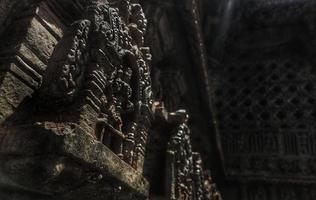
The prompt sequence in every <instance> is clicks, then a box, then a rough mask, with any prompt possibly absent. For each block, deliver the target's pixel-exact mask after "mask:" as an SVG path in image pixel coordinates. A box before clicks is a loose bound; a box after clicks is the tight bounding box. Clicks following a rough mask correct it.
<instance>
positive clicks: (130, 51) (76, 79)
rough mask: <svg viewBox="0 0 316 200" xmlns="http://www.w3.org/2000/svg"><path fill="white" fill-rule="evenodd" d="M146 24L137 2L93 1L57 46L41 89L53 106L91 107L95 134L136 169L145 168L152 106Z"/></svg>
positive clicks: (149, 56)
mask: <svg viewBox="0 0 316 200" xmlns="http://www.w3.org/2000/svg"><path fill="white" fill-rule="evenodd" d="M122 13H123V14H122ZM146 25H147V20H146V18H145V16H144V13H143V11H142V8H141V6H140V5H139V4H132V3H130V2H129V1H127V0H126V1H120V2H117V3H115V4H113V5H111V6H110V5H109V4H99V3H91V5H89V6H87V8H86V11H85V13H84V17H83V19H82V20H80V21H77V22H75V23H74V24H73V25H72V28H71V31H70V32H69V33H68V35H66V36H65V37H64V39H63V40H62V41H61V42H60V44H59V47H57V48H56V50H55V54H54V56H53V58H52V59H51V62H50V67H49V70H50V71H49V72H48V77H51V78H48V80H49V81H47V82H46V83H44V87H43V89H42V91H41V94H42V96H43V99H47V98H49V99H50V101H49V102H52V100H53V103H55V104H56V103H57V102H73V101H75V100H76V101H82V102H83V103H81V105H82V104H83V105H84V104H88V105H90V106H91V107H92V108H93V109H94V110H95V112H96V113H98V116H97V118H98V119H97V121H96V125H95V126H96V131H95V133H94V135H95V137H96V138H97V139H98V140H100V141H101V142H103V143H104V144H106V145H107V146H109V147H110V148H111V149H112V150H113V151H114V152H115V153H116V154H117V155H118V156H119V157H120V158H122V159H124V160H125V161H126V162H128V163H129V164H131V165H132V166H133V167H134V168H141V166H142V162H143V161H142V160H143V157H144V151H145V149H144V147H145V143H146V140H147V132H148V128H149V126H150V121H151V113H152V104H153V101H152V91H151V78H150V68H149V62H150V60H151V54H150V49H149V48H148V47H144V46H143V45H144V33H145V31H146ZM77 99H79V100H77Z"/></svg>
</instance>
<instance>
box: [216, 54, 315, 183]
mask: <svg viewBox="0 0 316 200" xmlns="http://www.w3.org/2000/svg"><path fill="white" fill-rule="evenodd" d="M315 71H316V68H315V67H313V66H312V65H311V64H310V63H309V62H308V61H307V60H304V59H296V58H290V59H289V58H287V59H282V58H280V59H273V60H261V61H260V60H258V61H251V62H242V61H234V62H230V63H229V64H225V65H222V66H219V67H217V68H216V69H214V70H213V71H212V74H211V78H212V80H211V82H212V87H213V94H212V96H213V103H214V109H215V110H214V111H215V115H216V119H215V124H216V125H217V127H218V130H219V135H220V137H221V145H222V149H223V152H224V159H225V161H224V162H225V170H226V173H227V175H228V177H229V178H232V179H235V178H237V179H238V178H239V177H243V179H245V178H246V179H247V178H248V179H255V180H257V179H260V180H261V179H266V178H268V180H278V181H282V180H284V181H291V180H295V181H296V182H297V181H300V180H301V181H303V182H314V181H316V157H315V155H316V133H315V130H316V123H315V122H316V106H315V105H316V85H315V82H316V73H315Z"/></svg>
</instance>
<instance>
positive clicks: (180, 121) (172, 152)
mask: <svg viewBox="0 0 316 200" xmlns="http://www.w3.org/2000/svg"><path fill="white" fill-rule="evenodd" d="M188 118H189V116H188V114H187V113H186V111H185V110H179V111H177V112H175V113H169V118H168V119H169V122H171V123H173V124H174V125H175V126H176V128H175V130H174V134H173V135H172V136H171V140H170V142H169V144H168V152H167V156H168V162H167V165H168V169H167V170H168V172H169V173H170V175H169V177H168V178H169V184H168V186H169V187H170V188H169V190H170V191H169V198H170V199H173V200H182V199H183V200H213V199H214V200H215V199H216V200H217V199H221V196H220V194H219V193H218V191H217V189H216V186H215V185H214V184H212V181H211V179H209V177H207V176H206V174H204V170H203V167H202V160H201V157H200V154H199V153H196V152H193V151H192V147H191V141H190V129H189V127H188V125H187V121H188Z"/></svg>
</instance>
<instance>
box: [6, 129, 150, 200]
mask: <svg viewBox="0 0 316 200" xmlns="http://www.w3.org/2000/svg"><path fill="white" fill-rule="evenodd" d="M0 146H1V149H0V160H1V162H0V163H1V164H0V174H1V179H0V187H1V188H3V189H8V190H12V191H14V192H24V193H25V192H28V193H30V194H31V193H33V194H34V193H38V194H42V195H47V197H48V198H49V199H54V198H56V197H57V196H58V199H72V197H74V196H75V197H76V199H78V196H79V197H82V198H83V199H85V198H88V196H89V195H93V194H98V196H99V197H94V199H102V198H103V199H104V198H105V197H108V198H109V195H111V197H112V195H115V194H114V192H113V191H114V190H115V191H116V193H117V194H116V195H119V196H126V198H124V199H131V198H136V199H146V197H147V196H148V187H149V184H148V182H147V180H146V179H145V178H143V176H142V175H141V174H139V173H138V172H136V171H135V170H134V169H133V168H132V167H130V166H129V165H128V164H126V163H125V162H124V161H122V160H121V159H120V158H118V157H117V156H116V155H115V154H114V153H113V152H112V151H111V150H109V149H108V148H107V147H106V146H104V145H103V144H101V143H100V142H98V141H96V140H94V139H93V138H92V137H91V136H89V135H87V134H85V133H84V132H83V131H82V130H80V129H79V128H69V127H68V128H64V129H63V130H60V131H56V130H53V129H47V128H45V127H42V126H41V125H34V126H25V127H14V128H5V129H4V128H1V129H0ZM57 186H58V187H57ZM1 191H2V189H1ZM1 195H2V194H1V193H0V197H1Z"/></svg>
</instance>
